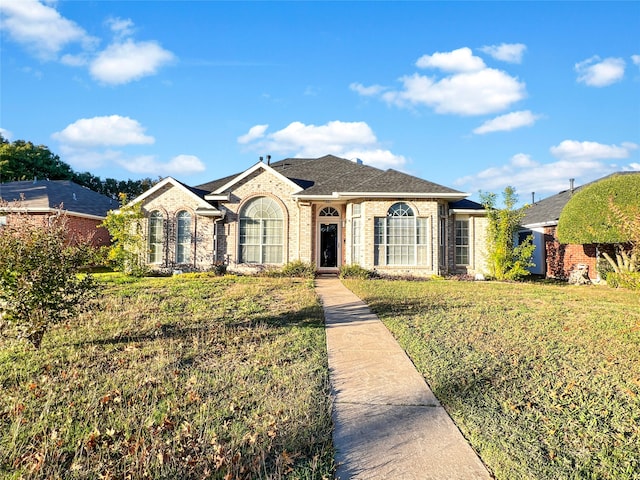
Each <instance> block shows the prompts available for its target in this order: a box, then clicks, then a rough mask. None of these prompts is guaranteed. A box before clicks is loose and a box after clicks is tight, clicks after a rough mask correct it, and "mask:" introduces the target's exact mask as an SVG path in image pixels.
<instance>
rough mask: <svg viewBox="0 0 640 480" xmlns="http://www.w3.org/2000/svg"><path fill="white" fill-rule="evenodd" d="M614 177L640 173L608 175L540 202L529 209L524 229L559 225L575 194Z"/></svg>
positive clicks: (524, 219)
mask: <svg viewBox="0 0 640 480" xmlns="http://www.w3.org/2000/svg"><path fill="white" fill-rule="evenodd" d="M614 175H640V172H617V173H612V174H611V175H607V176H606V177H602V178H599V179H597V180H594V181H593V182H589V183H585V184H584V185H581V186H579V187H576V188H574V189H573V190H563V191H562V192H560V193H557V194H555V195H552V196H550V197H547V198H545V199H543V200H540V201H538V202H536V203H534V204H533V205H531V206H529V208H527V210H526V212H525V215H524V218H523V219H522V226H523V227H533V226H538V225H540V226H542V225H549V226H551V225H557V224H558V220H559V219H560V214H561V213H562V210H563V209H564V207H565V205H566V204H567V203H568V202H569V200H571V197H572V196H573V194H574V193H575V192H577V191H579V190H581V189H582V188H584V187H586V186H587V185H591V184H593V183H596V182H599V181H600V180H604V179H605V178H609V177H612V176H614Z"/></svg>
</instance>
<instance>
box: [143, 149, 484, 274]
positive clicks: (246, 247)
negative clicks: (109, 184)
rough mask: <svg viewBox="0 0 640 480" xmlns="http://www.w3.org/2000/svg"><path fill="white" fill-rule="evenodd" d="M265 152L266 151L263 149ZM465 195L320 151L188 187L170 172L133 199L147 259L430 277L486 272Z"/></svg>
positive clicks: (475, 211)
mask: <svg viewBox="0 0 640 480" xmlns="http://www.w3.org/2000/svg"><path fill="white" fill-rule="evenodd" d="M268 158H269V157H268ZM466 196H467V194H465V193H462V192H459V191H457V190H453V189H451V188H448V187H444V186H442V185H438V184H435V183H432V182H428V181H426V180H422V179H420V178H417V177H414V176H411V175H407V174H405V173H401V172H398V171H395V170H385V171H383V170H380V169H377V168H373V167H370V166H367V165H364V164H362V162H361V161H359V160H358V161H351V160H346V159H343V158H338V157H335V156H332V155H327V156H324V157H321V158H317V159H309V158H304V159H302V158H288V159H285V160H282V161H279V162H274V163H270V162H269V161H267V163H264V162H262V160H261V161H260V162H258V163H256V164H255V165H253V166H252V167H250V168H248V169H247V170H245V171H243V172H240V173H238V174H236V175H231V176H228V177H225V178H221V179H219V180H214V181H212V182H208V183H205V184H202V185H199V186H197V187H195V188H192V187H189V186H187V185H184V184H183V183H181V182H179V181H177V180H175V179H173V178H171V177H168V178H165V179H164V180H162V181H161V182H159V183H158V184H156V185H155V186H154V187H152V188H151V189H150V190H148V191H147V192H145V193H143V194H142V195H140V196H138V197H137V198H135V199H133V200H132V202H131V203H138V202H140V203H142V208H143V211H144V212H145V215H146V235H147V239H148V246H149V249H148V250H149V254H148V258H147V261H148V264H149V265H150V266H151V267H152V268H157V269H176V268H179V269H194V270H205V269H209V268H212V267H213V266H214V265H215V264H217V263H223V262H224V263H226V264H228V266H229V268H230V269H232V270H240V271H241V270H249V271H255V270H259V269H261V268H264V267H265V266H277V265H283V264H285V263H288V262H291V261H294V260H300V261H303V262H313V263H315V264H316V265H317V267H318V269H319V270H320V271H321V272H323V271H324V272H337V271H338V269H339V267H340V266H342V265H347V264H359V265H361V266H363V267H365V268H368V269H376V270H378V271H381V272H389V273H401V274H415V275H430V274H439V273H469V274H473V273H476V272H483V271H484V256H483V251H482V248H483V246H484V235H485V225H486V216H485V211H484V209H483V208H482V207H481V206H480V205H478V204H477V203H475V202H470V201H468V200H465V197H466Z"/></svg>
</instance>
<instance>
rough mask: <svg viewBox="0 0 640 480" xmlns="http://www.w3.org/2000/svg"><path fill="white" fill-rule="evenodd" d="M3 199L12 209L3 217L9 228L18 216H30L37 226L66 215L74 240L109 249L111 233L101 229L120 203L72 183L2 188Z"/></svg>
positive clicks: (29, 183)
mask: <svg viewBox="0 0 640 480" xmlns="http://www.w3.org/2000/svg"><path fill="white" fill-rule="evenodd" d="M0 199H2V200H3V201H4V202H8V203H9V205H8V208H5V210H4V211H3V212H2V213H0V224H8V223H10V222H11V221H12V219H14V218H15V215H16V214H28V215H29V218H30V219H31V220H33V221H36V222H48V221H49V218H50V217H52V216H55V215H59V214H60V213H61V212H64V213H65V214H66V215H67V221H68V227H69V231H70V233H71V235H72V236H81V237H83V238H89V239H91V243H92V244H93V245H94V246H102V245H108V244H109V243H110V237H109V232H108V231H107V230H106V229H104V228H102V227H100V228H98V225H100V224H101V223H102V221H103V220H104V219H105V217H106V216H107V212H108V211H109V210H115V209H117V208H118V202H117V201H115V200H112V199H111V198H109V197H107V196H105V195H101V194H99V193H96V192H94V191H93V190H89V189H88V188H86V187H83V186H81V185H78V184H77V183H74V182H72V181H70V180H32V181H22V182H8V183H2V184H0Z"/></svg>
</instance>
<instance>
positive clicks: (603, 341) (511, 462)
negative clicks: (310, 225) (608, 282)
mask: <svg viewBox="0 0 640 480" xmlns="http://www.w3.org/2000/svg"><path fill="white" fill-rule="evenodd" d="M345 284H346V285H347V286H348V287H349V288H351V289H352V290H353V291H354V292H355V293H356V294H357V295H359V296H360V297H361V298H362V299H363V300H365V301H366V302H367V303H368V304H369V305H370V306H371V307H372V309H373V310H374V311H375V312H376V313H377V314H378V315H379V316H380V318H381V319H382V320H383V321H384V323H385V324H386V325H387V327H388V328H389V329H390V330H391V331H392V333H393V334H394V335H395V336H396V338H397V339H398V340H399V342H400V343H401V345H402V346H403V347H404V348H405V349H406V351H407V353H408V354H409V356H410V357H411V359H412V360H413V362H414V363H415V364H416V366H417V367H418V369H419V370H420V371H421V372H422V374H423V375H424V377H425V378H426V380H427V382H428V383H429V385H430V386H431V388H432V389H433V391H434V393H435V395H436V396H437V397H438V399H439V400H440V401H441V402H442V403H443V404H444V406H445V407H446V409H447V411H448V412H449V413H450V414H451V416H452V417H453V419H454V421H455V422H456V424H457V425H458V427H459V428H460V429H461V430H462V432H463V434H464V435H465V436H466V437H467V439H468V440H469V441H470V443H471V444H472V446H473V448H474V449H475V450H476V451H477V452H479V454H480V456H481V458H482V460H483V461H484V462H485V464H486V465H487V466H488V468H489V469H490V470H491V471H492V472H493V473H494V474H495V476H496V478H497V479H499V480H506V479H514V480H521V479H540V480H542V479H549V480H556V479H569V478H571V479H573V478H591V479H596V478H601V479H638V478H640V296H639V295H638V293H637V292H632V291H624V290H613V289H610V288H606V287H596V286H591V287H571V286H566V285H541V284H533V283H525V284H514V283H489V282H486V283H485V282H476V283H472V282H454V281H438V280H433V281H426V282H406V281H385V280H371V281H366V280H365V281H359V280H349V281H345Z"/></svg>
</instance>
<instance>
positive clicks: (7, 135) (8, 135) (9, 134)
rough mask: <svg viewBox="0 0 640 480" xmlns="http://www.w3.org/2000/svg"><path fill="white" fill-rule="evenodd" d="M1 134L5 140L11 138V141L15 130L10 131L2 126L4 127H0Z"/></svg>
mask: <svg viewBox="0 0 640 480" xmlns="http://www.w3.org/2000/svg"><path fill="white" fill-rule="evenodd" d="M0 135H2V136H3V137H4V139H5V140H9V141H11V139H12V138H13V132H10V131H9V130H7V129H6V128H2V127H0Z"/></svg>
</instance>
